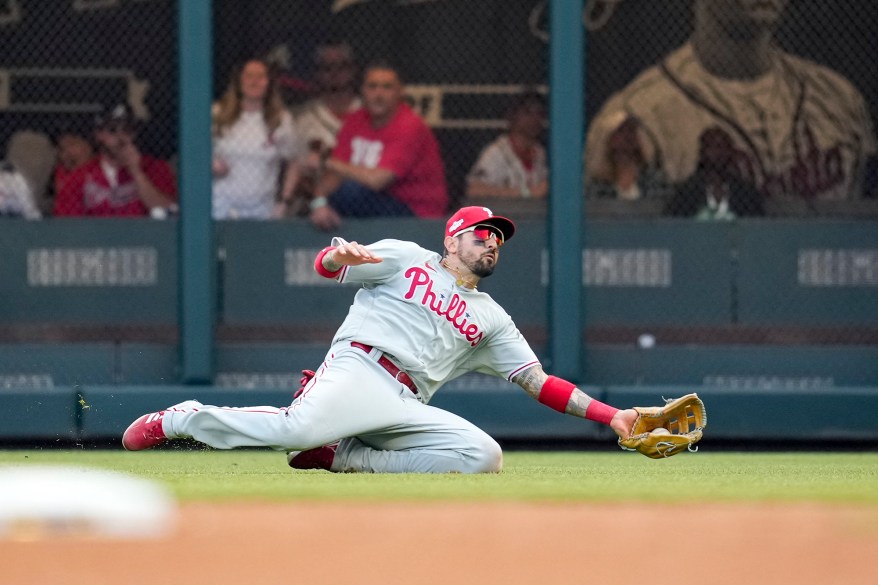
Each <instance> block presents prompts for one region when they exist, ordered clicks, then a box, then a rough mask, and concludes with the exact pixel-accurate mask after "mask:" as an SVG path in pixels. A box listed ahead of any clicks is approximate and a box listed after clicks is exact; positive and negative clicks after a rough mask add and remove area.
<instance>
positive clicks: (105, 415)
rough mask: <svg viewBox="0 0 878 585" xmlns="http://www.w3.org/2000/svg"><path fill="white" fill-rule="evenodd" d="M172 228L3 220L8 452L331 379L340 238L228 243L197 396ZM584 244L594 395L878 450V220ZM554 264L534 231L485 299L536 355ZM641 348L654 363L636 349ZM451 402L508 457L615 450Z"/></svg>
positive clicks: (1, 376)
mask: <svg viewBox="0 0 878 585" xmlns="http://www.w3.org/2000/svg"><path fill="white" fill-rule="evenodd" d="M177 227H178V226H177V223H176V222H174V221H148V220H143V221H141V220H130V221H100V220H97V221H61V220H48V221H43V222H17V221H6V222H4V226H3V230H0V246H2V249H3V250H4V254H3V255H2V256H0V405H2V408H0V438H5V439H10V438H52V437H73V438H100V437H107V436H116V435H118V433H119V432H120V431H121V430H122V429H123V428H124V425H125V424H127V422H128V420H129V419H130V418H131V417H133V416H134V415H136V414H139V413H140V412H141V411H147V410H155V409H159V408H161V407H163V406H167V405H168V404H171V403H174V402H177V401H179V400H182V399H186V398H189V397H191V396H197V397H199V398H202V399H203V400H205V401H214V402H218V403H222V404H230V405H243V404H250V403H254V402H265V403H268V404H275V405H284V404H286V403H288V402H289V388H290V387H294V386H295V384H296V382H297V380H298V375H297V374H296V372H298V370H300V369H303V368H314V367H315V366H316V365H318V364H319V362H320V361H321V359H322V357H323V353H324V351H325V349H326V347H327V343H328V340H329V338H330V337H331V335H332V332H333V331H334V329H335V327H337V325H338V324H339V323H340V322H341V320H342V319H343V317H344V314H345V312H346V310H347V307H348V306H349V304H350V301H351V298H352V296H353V294H354V289H353V288H351V287H340V286H338V285H337V284H335V283H334V282H329V281H325V280H322V279H320V278H319V277H317V276H316V275H315V274H314V273H313V271H312V269H311V262H312V260H313V256H314V253H316V251H317V250H319V249H320V248H322V247H323V246H325V245H326V244H327V243H328V237H327V235H325V234H321V233H317V232H315V231H314V230H313V229H312V228H311V227H310V226H309V225H308V224H307V223H304V222H298V221H293V222H265V223H253V222H240V223H233V224H223V225H218V226H216V228H217V232H216V242H217V247H218V249H217V256H218V258H220V259H221V262H220V263H219V265H218V266H219V269H218V270H217V272H216V274H217V278H218V286H217V287H216V288H217V290H218V298H217V306H218V315H219V322H218V324H217V325H218V327H217V339H216V342H215V346H214V364H215V376H214V379H213V384H212V385H207V386H185V385H182V384H181V372H180V365H179V363H180V358H179V335H178V328H177V321H178V313H179V311H178V302H179V294H178V288H179V285H178V283H179V282H180V278H179V274H178V266H179V261H178V257H177V254H178V251H177V250H178V245H177V244H178V240H177ZM442 227H443V226H442V223H441V222H423V221H418V220H409V219H399V220H394V221H393V222H392V223H391V224H386V223H384V222H348V223H347V224H346V226H345V228H344V230H343V233H344V235H345V237H347V238H348V239H351V240H353V239H356V240H358V241H363V242H369V241H374V240H376V239H380V238H382V237H387V236H393V237H396V238H399V239H410V240H414V241H416V242H418V243H420V244H422V245H424V246H426V247H431V248H434V249H436V248H438V247H439V246H440V245H441V233H442ZM584 230H585V231H584V236H585V238H584V239H585V250H584V251H583V253H582V262H583V268H584V269H583V274H584V277H583V281H584V282H583V286H584V297H585V301H584V311H583V314H584V315H585V321H584V322H583V323H582V330H583V331H584V334H585V336H586V339H587V340H588V343H587V344H586V348H585V351H584V354H583V356H582V363H583V364H584V368H583V372H582V374H581V376H580V379H579V380H578V382H579V383H581V384H583V385H585V386H587V387H588V388H589V389H590V391H592V392H594V393H595V394H596V395H598V396H603V397H604V398H605V399H607V400H609V401H610V402H612V403H614V404H618V405H620V406H628V405H633V404H654V403H656V401H657V400H658V399H659V398H660V396H661V395H665V396H676V395H679V394H682V393H684V392H687V391H691V390H697V391H699V392H700V393H702V394H704V396H705V398H706V399H707V402H708V406H709V408H710V411H711V435H713V436H718V437H719V436H722V437H726V438H735V437H740V438H747V437H751V436H757V435H756V433H757V432H758V433H762V432H765V430H764V429H757V428H755V427H754V426H753V423H752V422H751V421H749V420H748V418H749V415H748V414H747V413H749V412H750V411H751V410H752V409H753V408H756V407H755V406H754V404H755V403H757V402H758V404H759V408H769V409H777V410H778V412H782V411H783V412H785V413H786V416H784V417H782V422H781V423H780V426H778V427H776V428H774V429H772V430H771V433H772V434H773V435H775V436H777V437H778V438H800V436H801V434H802V433H803V432H807V433H809V434H814V435H819V436H825V437H837V438H870V439H874V438H876V437H878V424H876V423H874V422H873V421H872V420H871V418H874V417H868V416H866V413H869V412H871V413H874V412H876V411H878V408H876V407H878V394H876V393H878V346H876V342H875V340H876V337H878V336H876V331H878V223H876V222H874V221H851V222H843V221H811V220H809V221H793V220H770V221H741V222H737V223H731V224H704V223H698V222H688V221H664V220H634V221H589V222H586V223H585V224H584ZM545 249H546V245H545V228H544V222H543V221H539V220H531V221H522V222H520V223H519V231H518V234H517V236H516V237H515V239H514V240H512V241H511V242H510V243H509V245H508V246H506V247H505V248H504V249H503V260H502V263H501V266H500V269H499V270H498V272H497V274H495V275H494V276H492V277H491V278H490V279H488V280H486V281H484V283H483V286H482V288H483V290H486V291H487V292H490V293H491V294H492V295H493V296H494V297H495V298H496V299H497V300H498V301H499V302H500V303H501V304H502V305H503V306H504V307H505V308H506V309H507V310H508V312H509V313H510V314H511V315H512V316H513V318H514V319H515V320H516V322H517V323H518V324H519V327H520V328H521V329H522V330H523V331H524V332H525V334H526V335H527V336H528V337H529V338H530V339H531V341H532V343H533V345H534V346H535V348H536V349H537V351H538V353H539V354H540V355H541V356H546V355H548V353H547V351H546V348H547V343H549V340H550V338H549V336H548V332H547V331H546V320H547V317H546V299H547V294H546V291H547V284H548V276H547V274H548V269H547V266H548V263H547V260H546V252H545ZM575 256H576V254H573V255H571V262H574V261H577V260H578V259H577V258H575ZM644 333H645V334H650V335H653V336H654V339H655V340H656V343H655V345H654V346H652V347H648V346H647V347H643V346H639V345H638V344H637V343H636V340H637V339H638V337H639V336H640V335H641V334H644ZM547 367H548V368H550V364H548V363H547ZM80 394H81V395H82V396H83V398H84V399H85V400H86V404H88V405H90V408H87V409H84V410H83V409H82V407H81V405H80V404H79V403H78V402H77V396H78V395H80ZM754 401H755V402H754ZM435 404H436V405H437V406H440V407H446V408H449V409H451V410H453V411H455V412H459V413H460V414H462V415H464V416H466V417H467V418H470V419H472V420H473V421H475V422H477V423H478V424H480V425H482V426H483V427H484V428H485V429H486V430H488V431H489V432H492V433H494V434H497V435H500V436H508V437H511V438H515V437H520V438H530V437H538V436H539V437H544V436H556V437H578V436H584V437H589V436H592V435H594V434H595V433H597V432H598V431H599V429H596V428H593V426H592V425H583V424H581V423H580V422H579V421H573V420H565V419H564V417H557V416H553V413H551V412H548V411H545V409H543V408H542V407H539V406H538V405H534V404H530V403H529V400H528V399H527V398H526V397H525V396H524V395H523V394H521V393H520V392H518V391H517V390H516V389H515V388H514V387H510V386H509V385H508V384H506V383H505V382H502V381H501V382H499V383H498V382H495V381H493V380H488V379H485V378H483V377H479V376H476V377H474V378H466V379H465V380H464V381H461V382H457V383H455V384H452V385H451V386H450V387H448V388H446V389H445V390H443V391H442V392H440V393H439V394H438V395H437V397H436V399H435ZM784 409H786V410H784ZM845 419H847V420H845ZM840 421H843V422H844V424H842V422H840Z"/></svg>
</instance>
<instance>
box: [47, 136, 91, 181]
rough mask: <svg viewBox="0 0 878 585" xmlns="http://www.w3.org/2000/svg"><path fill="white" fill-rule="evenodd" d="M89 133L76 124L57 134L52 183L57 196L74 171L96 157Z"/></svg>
mask: <svg viewBox="0 0 878 585" xmlns="http://www.w3.org/2000/svg"><path fill="white" fill-rule="evenodd" d="M88 134H89V133H88V132H87V131H86V130H84V129H79V128H77V127H75V126H65V127H63V128H62V129H61V130H59V131H58V132H57V133H56V134H55V148H56V150H57V157H56V163H55V169H54V172H53V173H52V175H53V179H52V185H53V189H54V193H55V194H56V196H57V194H58V193H60V192H61V190H62V189H63V188H64V184H65V183H66V182H67V181H68V180H69V179H70V177H71V176H73V173H74V171H75V170H76V169H78V168H79V167H81V166H83V165H84V164H85V163H87V162H88V161H90V160H91V159H92V158H93V157H94V155H95V149H94V146H93V145H92V143H91V140H90V139H89V136H88Z"/></svg>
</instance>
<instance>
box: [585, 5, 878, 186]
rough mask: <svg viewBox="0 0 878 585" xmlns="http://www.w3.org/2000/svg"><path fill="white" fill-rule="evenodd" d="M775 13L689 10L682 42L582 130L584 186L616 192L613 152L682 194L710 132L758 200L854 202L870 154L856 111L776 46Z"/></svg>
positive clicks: (740, 8) (767, 8)
mask: <svg viewBox="0 0 878 585" xmlns="http://www.w3.org/2000/svg"><path fill="white" fill-rule="evenodd" d="M785 4H786V0H771V1H764V0H762V1H754V0H695V3H694V16H695V28H694V32H693V34H692V36H691V38H690V39H689V41H688V42H687V43H686V44H685V45H683V46H682V47H680V48H679V49H677V50H675V51H674V52H672V53H671V54H670V55H668V56H667V57H666V58H665V59H664V60H662V61H661V63H659V64H658V65H656V66H654V67H651V68H649V69H647V70H646V71H644V72H643V73H641V74H640V75H639V76H638V77H637V78H636V79H635V80H634V81H633V82H632V83H630V84H629V85H628V86H627V87H625V88H624V89H622V90H621V91H620V92H618V93H617V94H615V95H614V96H612V97H611V98H610V99H609V100H608V101H607V103H606V104H605V105H604V106H603V108H602V109H601V111H600V112H599V113H598V115H597V116H596V117H595V119H594V121H593V122H592V123H591V125H590V130H589V133H588V138H587V143H586V170H587V174H588V177H589V180H590V181H598V182H603V183H609V184H614V183H618V181H619V179H620V177H619V174H618V172H617V169H616V168H614V166H613V164H612V162H611V159H610V156H609V153H610V152H611V149H612V147H613V145H615V146H616V147H619V146H624V147H625V148H627V150H628V151H629V152H633V153H634V156H635V157H637V156H639V157H641V158H642V160H643V162H644V167H645V168H647V169H649V170H650V171H655V172H658V173H659V174H660V175H663V176H664V177H666V178H667V180H669V181H670V182H671V183H674V184H680V183H683V182H685V181H687V180H689V179H690V178H691V177H692V176H693V174H694V173H695V172H696V170H697V169H698V166H699V161H702V160H703V158H704V156H703V153H702V152H701V147H702V146H703V145H704V141H703V140H702V137H703V136H704V134H705V133H708V132H710V133H713V134H717V135H719V134H721V135H724V136H725V140H727V141H728V142H729V143H730V144H731V145H732V154H731V156H732V158H733V162H732V167H733V172H734V173H735V175H736V176H737V177H738V178H739V179H740V180H742V181H744V182H747V183H750V184H752V185H754V186H755V187H756V189H757V190H758V191H759V192H761V193H762V194H763V195H764V196H765V197H769V198H785V197H802V198H819V199H826V200H841V199H846V198H852V197H857V196H859V195H860V194H861V192H862V188H863V181H864V174H865V172H866V168H867V162H868V161H869V159H870V158H872V157H873V156H874V154H875V141H874V136H873V133H872V124H871V119H870V117H869V113H868V111H867V107H866V104H865V102H864V100H863V97H862V95H861V94H860V93H859V91H858V90H857V89H856V88H854V86H853V85H852V84H851V83H850V82H848V81H847V80H846V79H844V78H843V77H842V76H841V75H839V74H838V73H835V72H834V71H832V70H830V69H828V68H826V67H823V66H821V65H818V64H816V63H813V62H810V61H807V60H805V59H802V58H799V57H796V56H794V55H791V54H789V53H786V52H784V51H782V50H780V49H779V48H778V47H777V45H776V44H775V42H774V39H773V36H774V31H775V29H776V28H777V25H778V22H779V20H780V17H781V14H782V12H783V9H784V6H785ZM629 183H630V179H629ZM630 198H636V197H635V196H631V197H630Z"/></svg>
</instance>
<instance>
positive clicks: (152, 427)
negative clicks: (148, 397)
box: [122, 400, 203, 451]
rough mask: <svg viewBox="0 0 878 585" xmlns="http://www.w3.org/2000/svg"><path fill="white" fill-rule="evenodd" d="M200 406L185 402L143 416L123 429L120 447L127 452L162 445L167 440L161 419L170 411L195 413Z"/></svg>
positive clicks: (192, 402)
mask: <svg viewBox="0 0 878 585" xmlns="http://www.w3.org/2000/svg"><path fill="white" fill-rule="evenodd" d="M201 406H203V405H202V404H201V403H200V402H198V401H197V400H187V401H185V402H181V403H180V404H175V405H174V406H171V407H169V408H166V409H165V410H160V411H158V412H150V413H149V414H144V415H143V416H141V417H140V418H138V419H137V420H135V421H134V422H133V423H131V425H130V426H129V427H128V428H127V429H125V434H124V435H122V446H123V447H125V448H126V449H127V450H128V451H142V450H144V449H150V448H152V447H155V446H156V445H160V444H161V443H164V442H165V441H167V440H168V438H167V437H166V436H165V430H164V429H163V428H162V419H163V418H165V414H166V413H168V412H171V411H174V412H188V411H193V410H194V411H197V410H198V408H199V407H201Z"/></svg>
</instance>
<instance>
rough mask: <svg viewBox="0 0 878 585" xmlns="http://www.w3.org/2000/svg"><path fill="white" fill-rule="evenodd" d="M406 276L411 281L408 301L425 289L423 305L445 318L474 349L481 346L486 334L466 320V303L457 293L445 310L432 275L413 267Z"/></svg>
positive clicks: (407, 296) (449, 300)
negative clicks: (434, 286) (435, 288)
mask: <svg viewBox="0 0 878 585" xmlns="http://www.w3.org/2000/svg"><path fill="white" fill-rule="evenodd" d="M405 276H406V278H408V279H410V280H411V285H410V286H409V290H408V292H407V293H405V298H406V300H409V299H411V298H412V297H414V296H415V291H416V290H417V289H418V287H424V294H423V296H422V297H421V304H422V305H424V306H425V307H429V309H430V310H431V311H433V312H434V313H436V314H437V315H439V316H440V317H445V319H446V320H448V322H449V323H451V324H452V325H454V327H455V328H456V329H457V330H458V331H459V332H460V333H461V335H463V336H464V337H466V339H467V341H469V342H470V345H471V346H472V347H475V346H477V345H478V344H479V342H480V341H481V340H482V337H484V334H483V333H482V332H481V331H480V327H479V326H478V325H476V324H475V323H468V322H467V320H466V318H465V316H466V301H465V300H463V299H462V298H460V295H458V294H457V293H454V294H453V295H451V298H450V299H448V304H447V305H446V306H445V308H444V309H443V308H442V301H440V300H439V297H437V296H436V293H434V292H433V279H432V278H430V275H429V274H427V271H426V270H424V269H423V268H421V267H419V266H413V267H412V268H409V269H408V270H406V271H405Z"/></svg>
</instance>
